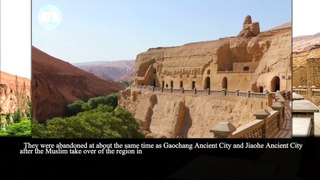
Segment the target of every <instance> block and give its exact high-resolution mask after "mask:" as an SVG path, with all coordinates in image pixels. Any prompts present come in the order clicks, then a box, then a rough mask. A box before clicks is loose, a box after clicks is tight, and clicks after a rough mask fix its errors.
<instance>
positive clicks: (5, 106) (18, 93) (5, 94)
mask: <svg viewBox="0 0 320 180" xmlns="http://www.w3.org/2000/svg"><path fill="white" fill-rule="evenodd" d="M16 78H17V79H16ZM28 100H30V80H29V79H27V78H23V77H16V76H15V75H11V74H8V73H5V72H0V114H12V113H14V112H16V111H18V110H20V111H22V112H26V111H27V108H28V107H27V105H28V104H27V103H28Z"/></svg>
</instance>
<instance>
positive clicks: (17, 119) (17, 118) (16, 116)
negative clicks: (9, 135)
mask: <svg viewBox="0 0 320 180" xmlns="http://www.w3.org/2000/svg"><path fill="white" fill-rule="evenodd" d="M12 119H13V122H14V123H18V122H20V120H21V112H20V111H16V112H15V113H13V115H12Z"/></svg>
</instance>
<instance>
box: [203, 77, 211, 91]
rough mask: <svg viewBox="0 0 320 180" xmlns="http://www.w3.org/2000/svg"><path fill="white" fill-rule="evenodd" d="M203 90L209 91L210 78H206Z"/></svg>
mask: <svg viewBox="0 0 320 180" xmlns="http://www.w3.org/2000/svg"><path fill="white" fill-rule="evenodd" d="M204 89H210V77H206V80H205V84H204Z"/></svg>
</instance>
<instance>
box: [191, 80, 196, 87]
mask: <svg viewBox="0 0 320 180" xmlns="http://www.w3.org/2000/svg"><path fill="white" fill-rule="evenodd" d="M191 87H192V89H195V88H196V82H195V81H192V86H191Z"/></svg>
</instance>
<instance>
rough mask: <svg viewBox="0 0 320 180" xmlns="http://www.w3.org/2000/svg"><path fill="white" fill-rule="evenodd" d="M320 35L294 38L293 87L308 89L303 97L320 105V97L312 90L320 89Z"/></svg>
mask: <svg viewBox="0 0 320 180" xmlns="http://www.w3.org/2000/svg"><path fill="white" fill-rule="evenodd" d="M319 43H320V33H317V34H315V35H309V36H299V37H295V38H293V50H294V52H293V54H292V58H293V67H292V72H293V86H294V88H300V89H301V88H303V89H306V90H307V91H306V93H305V94H303V96H304V97H305V98H306V99H309V100H311V101H312V102H313V103H315V104H317V105H320V96H319V95H317V96H314V95H313V93H312V88H315V89H319V88H320V46H318V44H319Z"/></svg>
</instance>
